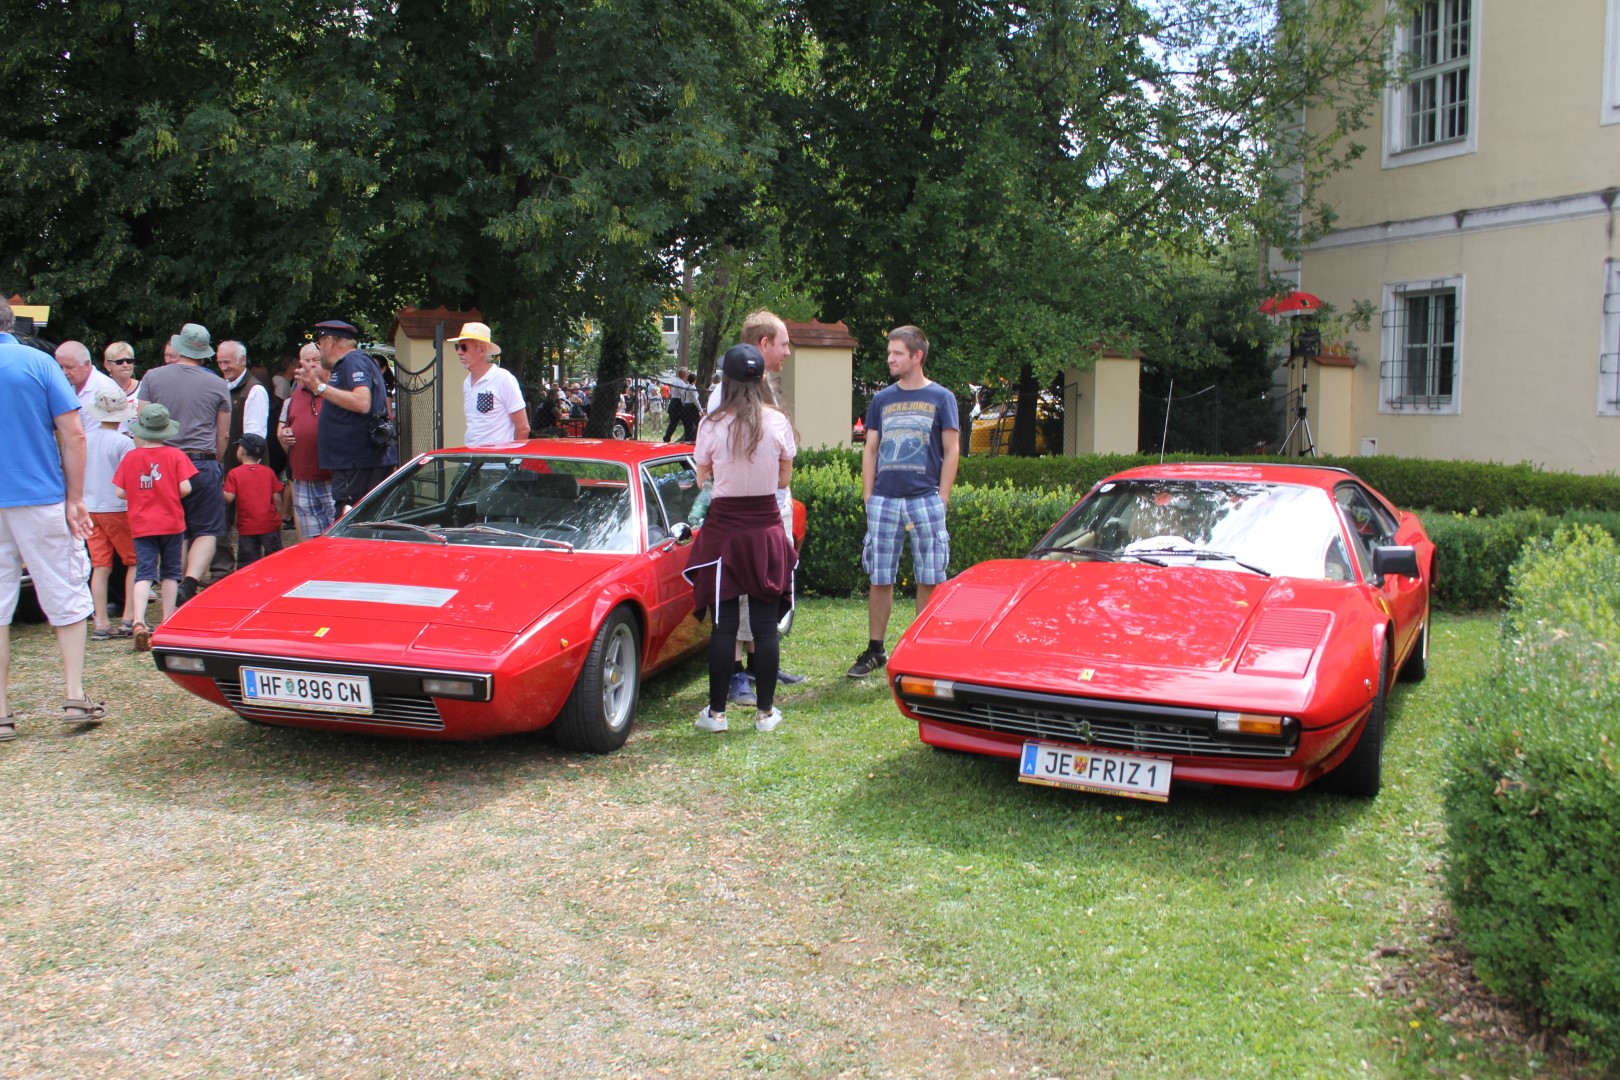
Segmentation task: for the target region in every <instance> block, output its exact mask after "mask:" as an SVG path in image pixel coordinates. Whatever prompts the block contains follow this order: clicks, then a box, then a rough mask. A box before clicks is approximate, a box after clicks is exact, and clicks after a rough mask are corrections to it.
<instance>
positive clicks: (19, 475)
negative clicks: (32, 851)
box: [0, 299, 107, 742]
mask: <svg viewBox="0 0 1620 1080" xmlns="http://www.w3.org/2000/svg"><path fill="white" fill-rule="evenodd" d="M15 324H16V322H15V316H14V315H13V314H12V311H11V305H10V304H8V303H6V302H5V301H4V300H3V299H0V432H4V433H5V439H6V457H7V460H6V467H5V469H3V470H0V617H3V620H4V626H3V627H0V742H3V741H5V740H7V739H14V738H16V737H17V720H16V717H15V716H14V715H13V714H12V711H11V702H10V699H9V697H8V696H7V694H8V691H9V688H10V673H11V616H12V615H13V613H14V612H15V611H16V609H17V599H18V596H19V595H20V593H21V591H22V571H23V566H24V564H26V565H27V567H28V572H29V576H30V577H31V578H32V579H33V582H34V595H35V596H36V598H37V599H38V600H39V606H40V608H41V609H42V610H43V611H44V612H45V617H46V618H47V619H48V620H50V623H51V625H52V626H53V627H55V628H56V643H57V647H58V648H59V649H60V650H61V652H62V670H63V675H64V677H65V682H66V684H67V700H66V701H65V702H64V704H63V708H62V719H63V720H64V721H66V722H69V723H84V722H93V721H97V720H100V719H101V718H102V717H103V716H105V715H107V709H106V707H105V706H104V705H102V704H100V703H98V702H94V701H91V700H90V699H89V698H88V697H86V696H85V693H84V628H85V621H86V620H87V619H89V617H90V614H91V612H92V610H93V609H94V605H93V603H92V602H91V599H90V589H89V588H88V586H87V585H86V582H87V581H88V580H89V578H90V560H89V558H88V556H87V555H86V554H85V550H84V544H83V540H84V538H85V537H86V536H88V535H90V530H91V528H92V527H93V526H92V524H91V521H90V511H89V510H88V509H86V508H85V505H84V461H85V442H84V425H83V424H82V423H81V422H80V420H79V398H78V395H77V394H75V393H74V391H73V387H72V386H71V385H70V384H69V383H68V380H67V376H66V375H64V374H62V369H61V368H60V367H58V366H57V363H56V361H55V360H54V359H52V358H51V357H50V356H47V355H46V354H45V353H42V352H40V351H39V350H38V349H34V348H30V347H29V346H27V345H22V344H19V343H18V341H17V339H16V338H15V337H13V336H12V335H11V330H12V327H13V326H14V325H15ZM58 439H60V440H61V448H60V450H59V449H58V447H57V440H58Z"/></svg>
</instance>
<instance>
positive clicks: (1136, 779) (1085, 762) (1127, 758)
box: [1018, 742, 1170, 802]
mask: <svg viewBox="0 0 1620 1080" xmlns="http://www.w3.org/2000/svg"><path fill="white" fill-rule="evenodd" d="M1018 779H1020V780H1022V781H1023V782H1024V783H1026V784H1048V785H1050V786H1052V787H1066V788H1078V789H1079V790H1081V791H1097V792H1101V793H1103V794H1105V795H1125V796H1129V797H1130V798H1133V799H1151V800H1152V801H1153V802H1169V801H1170V762H1169V761H1168V760H1166V759H1165V758H1154V757H1138V756H1137V755H1135V754H1099V753H1098V752H1097V751H1095V750H1081V749H1079V748H1077V747H1073V746H1063V745H1061V744H1059V743H1043V742H1027V743H1025V744H1024V753H1023V756H1022V757H1021V758H1019V759H1018Z"/></svg>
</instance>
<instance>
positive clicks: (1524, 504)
mask: <svg viewBox="0 0 1620 1080" xmlns="http://www.w3.org/2000/svg"><path fill="white" fill-rule="evenodd" d="M1158 460H1159V459H1158V456H1157V455H1132V454H1081V455H1077V456H1073V457H1043V458H1015V457H1006V456H1001V455H989V454H972V455H969V456H967V457H964V458H963V459H962V465H961V469H960V471H959V473H958V476H957V480H958V482H959V483H962V484H968V485H972V486H974V487H985V486H989V485H993V484H1000V483H1002V482H1003V481H1010V482H1011V483H1012V484H1013V486H1014V487H1019V488H1045V489H1047V490H1052V491H1055V490H1059V489H1063V490H1068V491H1072V492H1075V493H1077V494H1078V493H1081V492H1085V491H1088V490H1090V488H1091V485H1092V484H1095V483H1096V482H1097V481H1098V480H1100V479H1102V478H1103V477H1105V476H1107V475H1109V474H1110V473H1115V472H1118V471H1119V470H1121V469H1129V468H1133V467H1134V466H1137V465H1151V464H1153V463H1155V462H1157V461H1158ZM1166 460H1169V461H1253V462H1273V463H1284V464H1295V465H1297V464H1301V463H1302V462H1301V459H1300V458H1279V457H1266V458H1211V457H1207V456H1204V457H1199V456H1196V455H1187V454H1172V455H1170V456H1169V457H1168V458H1167V459H1166ZM860 461H861V452H860V451H859V450H810V451H806V452H805V453H804V454H802V455H801V457H800V464H801V465H808V464H817V465H828V464H838V465H840V466H841V467H843V468H844V469H845V470H846V471H849V472H852V473H854V474H855V475H857V476H859V475H860V471H861V465H860ZM1315 463H1316V464H1321V465H1333V466H1338V467H1340V468H1345V469H1349V470H1350V471H1351V472H1353V473H1355V474H1356V475H1357V476H1359V477H1361V478H1362V479H1363V480H1365V481H1367V483H1369V484H1371V485H1372V486H1373V487H1375V488H1377V489H1378V490H1379V491H1381V492H1383V493H1384V495H1386V496H1388V497H1389V499H1390V500H1391V501H1393V502H1394V503H1395V505H1397V506H1401V507H1406V508H1409V509H1431V510H1440V511H1444V512H1447V513H1451V512H1457V513H1463V514H1467V513H1478V514H1487V515H1496V514H1501V513H1505V512H1507V511H1509V510H1541V511H1542V512H1544V513H1548V514H1561V513H1563V512H1564V511H1566V510H1571V509H1585V510H1607V511H1617V512H1620V476H1616V475H1614V474H1613V473H1607V474H1604V475H1602V476H1583V475H1579V474H1576V473H1560V472H1545V471H1542V470H1541V469H1538V468H1535V467H1534V466H1530V465H1498V464H1494V463H1491V462H1478V461H1434V460H1429V459H1425V458H1402V457H1321V458H1317V459H1315Z"/></svg>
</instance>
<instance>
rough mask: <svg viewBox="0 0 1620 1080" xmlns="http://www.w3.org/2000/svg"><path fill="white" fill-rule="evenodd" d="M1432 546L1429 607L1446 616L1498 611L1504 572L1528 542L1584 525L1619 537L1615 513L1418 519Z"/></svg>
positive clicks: (1434, 515)
mask: <svg viewBox="0 0 1620 1080" xmlns="http://www.w3.org/2000/svg"><path fill="white" fill-rule="evenodd" d="M1418 516H1419V517H1420V518H1421V519H1422V520H1423V527H1424V529H1425V530H1427V532H1428V534H1429V539H1431V540H1433V541H1434V547H1435V565H1436V567H1437V571H1436V574H1435V578H1436V580H1435V588H1434V603H1435V605H1436V606H1437V607H1439V608H1441V609H1443V610H1446V611H1472V610H1480V609H1484V608H1495V607H1500V606H1501V605H1502V604H1503V602H1504V601H1505V600H1506V599H1507V594H1508V579H1509V573H1510V571H1511V570H1512V568H1513V564H1514V563H1515V562H1516V561H1518V559H1519V557H1520V556H1521V555H1522V554H1523V553H1524V550H1525V545H1526V544H1528V543H1529V542H1531V541H1533V540H1538V539H1540V540H1545V539H1547V538H1549V537H1551V536H1552V535H1553V534H1554V533H1555V532H1557V531H1558V529H1559V528H1560V527H1562V526H1566V525H1574V524H1583V525H1590V526H1593V527H1597V528H1600V529H1603V530H1604V531H1606V532H1608V533H1610V534H1611V535H1615V536H1620V514H1616V513H1610V512H1597V511H1590V510H1587V511H1576V512H1572V513H1569V514H1566V515H1564V516H1562V517H1548V516H1547V515H1546V514H1544V513H1542V512H1541V511H1540V510H1520V511H1514V512H1510V513H1506V514H1500V515H1498V516H1496V517H1481V516H1479V515H1478V514H1470V515H1467V516H1464V515H1462V514H1441V513H1431V512H1425V513H1422V514H1420V515H1418Z"/></svg>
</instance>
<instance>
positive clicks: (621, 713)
mask: <svg viewBox="0 0 1620 1080" xmlns="http://www.w3.org/2000/svg"><path fill="white" fill-rule="evenodd" d="M640 695H641V635H640V633H639V632H638V631H637V629H636V620H635V619H634V618H633V617H632V616H631V615H630V613H629V612H628V611H626V610H625V609H624V608H617V609H615V610H614V612H613V613H612V614H611V615H609V616H608V617H607V620H606V621H605V622H603V623H602V629H601V630H599V631H597V634H596V640H595V641H593V642H592V643H591V651H590V652H589V653H588V654H586V657H585V665H584V667H582V668H580V671H579V678H578V679H577V680H576V681H575V682H574V689H573V691H572V692H571V693H570V694H569V695H568V701H567V702H566V703H565V704H564V705H563V707H562V712H560V713H558V714H557V719H556V720H555V721H554V722H553V723H552V725H551V730H552V735H553V737H554V738H555V739H556V740H557V745H558V746H560V747H562V748H563V749H564V750H584V751H588V752H589V753H592V754H606V753H611V752H612V751H614V750H617V749H618V748H619V747H621V746H623V745H624V740H625V739H627V738H629V736H630V727H631V725H632V724H634V723H635V719H636V703H637V700H638V699H639V698H640Z"/></svg>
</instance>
